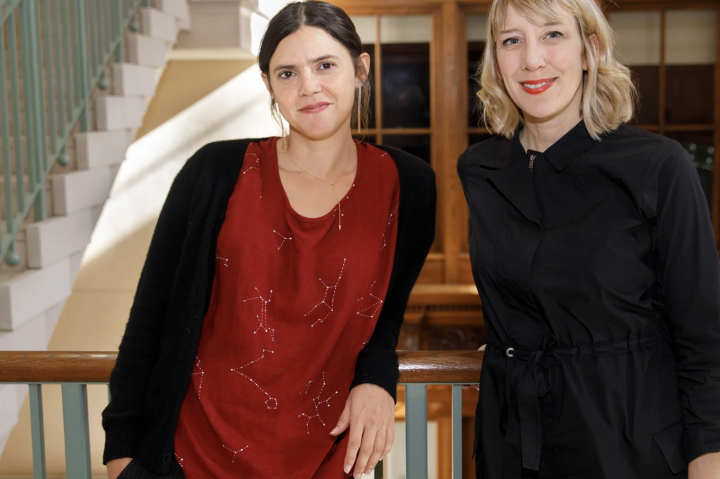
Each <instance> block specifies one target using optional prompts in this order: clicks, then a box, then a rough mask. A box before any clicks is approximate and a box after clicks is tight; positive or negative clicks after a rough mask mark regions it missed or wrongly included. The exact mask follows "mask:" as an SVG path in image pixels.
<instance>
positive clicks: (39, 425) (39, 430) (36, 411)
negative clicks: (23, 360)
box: [28, 384, 47, 479]
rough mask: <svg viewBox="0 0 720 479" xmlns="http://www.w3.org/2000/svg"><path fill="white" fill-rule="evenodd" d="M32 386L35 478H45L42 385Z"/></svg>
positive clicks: (31, 425)
mask: <svg viewBox="0 0 720 479" xmlns="http://www.w3.org/2000/svg"><path fill="white" fill-rule="evenodd" d="M28 386H29V387H30V428H31V430H32V452H33V479H45V478H46V477H47V474H46V472H45V425H44V420H43V400H42V386H41V385H40V384H29V385H28Z"/></svg>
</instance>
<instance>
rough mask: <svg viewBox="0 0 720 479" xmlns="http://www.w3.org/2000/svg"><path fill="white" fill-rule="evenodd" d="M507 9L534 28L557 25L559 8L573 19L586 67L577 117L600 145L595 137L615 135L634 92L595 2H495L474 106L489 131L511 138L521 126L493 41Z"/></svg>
mask: <svg viewBox="0 0 720 479" xmlns="http://www.w3.org/2000/svg"><path fill="white" fill-rule="evenodd" d="M510 7H513V8H514V9H515V10H516V11H517V12H518V14H520V15H522V16H523V17H524V18H526V19H527V20H528V21H530V22H532V23H534V24H536V25H540V24H543V23H545V22H548V21H553V22H556V21H560V20H561V18H560V15H559V9H562V10H564V11H566V12H568V13H569V14H570V15H572V16H573V18H575V21H576V22H577V25H578V27H579V29H580V33H581V37H582V42H583V47H584V48H583V55H584V56H585V60H586V62H587V65H588V71H587V72H586V73H585V75H584V80H583V81H584V86H583V97H582V112H581V114H582V118H583V119H584V120H585V126H586V127H587V129H588V132H590V135H591V136H592V137H593V138H595V139H596V140H599V139H600V135H602V134H603V133H605V132H608V131H612V130H615V129H616V128H617V127H618V126H620V124H621V123H624V122H627V121H628V120H630V119H631V118H632V116H633V110H634V106H635V101H636V99H637V91H636V89H635V85H634V84H633V81H632V77H631V73H630V69H629V68H627V67H626V66H624V65H622V64H621V63H620V62H618V61H617V60H616V59H615V56H614V54H613V49H614V47H615V41H614V33H613V30H612V27H610V25H609V24H608V22H607V20H606V18H605V16H604V15H603V13H602V11H601V10H600V7H598V5H597V3H595V0H495V2H494V3H493V5H492V8H491V9H490V16H489V19H488V26H487V39H488V40H487V45H486V46H485V57H484V59H483V62H482V64H481V65H480V68H479V69H478V73H477V76H476V78H479V82H478V83H479V85H480V87H481V89H480V91H479V92H478V94H477V96H478V98H479V99H480V102H481V103H482V105H479V106H480V107H481V109H482V110H483V120H484V122H485V124H486V125H487V127H488V128H489V129H490V130H492V131H493V132H494V133H496V134H499V135H503V136H505V137H506V138H512V137H513V134H514V132H515V129H516V128H517V127H518V125H519V124H520V123H521V122H523V117H522V112H521V111H520V109H519V108H518V106H517V105H516V104H515V102H513V100H512V99H511V98H510V95H509V94H508V92H507V90H506V89H505V84H504V83H503V80H502V79H501V77H500V74H499V71H498V60H497V36H498V32H500V31H501V30H502V28H503V26H504V24H505V21H506V20H507V16H508V9H509V8H510ZM592 35H595V36H596V37H597V40H598V46H599V49H598V57H597V58H594V57H595V50H594V49H593V48H592V46H591V40H590V38H591V36H592ZM482 107H484V109H483V108H482Z"/></svg>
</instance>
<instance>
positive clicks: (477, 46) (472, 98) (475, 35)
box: [466, 15, 488, 128]
mask: <svg viewBox="0 0 720 479" xmlns="http://www.w3.org/2000/svg"><path fill="white" fill-rule="evenodd" d="M487 18H488V17H487V15H468V17H467V26H466V32H467V51H468V58H467V65H468V71H467V82H468V89H467V92H468V98H467V100H468V110H467V111H468V126H469V127H471V128H473V127H476V126H479V125H480V119H481V118H482V115H481V110H479V108H480V105H479V104H478V98H477V92H478V90H479V89H480V86H479V85H478V83H477V80H476V78H475V77H476V75H477V74H478V68H479V67H480V62H481V61H482V58H483V53H484V52H485V39H486V36H487V30H486V29H487Z"/></svg>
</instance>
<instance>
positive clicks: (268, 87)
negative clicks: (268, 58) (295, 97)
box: [260, 73, 275, 98]
mask: <svg viewBox="0 0 720 479" xmlns="http://www.w3.org/2000/svg"><path fill="white" fill-rule="evenodd" d="M260 76H261V77H262V80H263V83H264V84H265V88H267V91H268V93H270V96H271V97H273V98H275V96H274V95H273V91H272V87H271V86H270V80H269V79H268V77H267V75H266V74H264V73H261V74H260Z"/></svg>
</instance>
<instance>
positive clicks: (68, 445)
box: [62, 383, 92, 479]
mask: <svg viewBox="0 0 720 479" xmlns="http://www.w3.org/2000/svg"><path fill="white" fill-rule="evenodd" d="M62 400H63V422H64V428H65V463H66V472H67V477H68V478H72V479H91V477H92V474H91V472H92V471H91V468H90V435H89V432H88V431H89V429H88V428H89V425H88V405H87V386H86V385H85V384H76V383H75V384H74V383H66V384H63V385H62Z"/></svg>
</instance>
